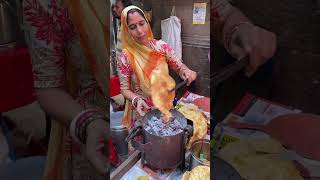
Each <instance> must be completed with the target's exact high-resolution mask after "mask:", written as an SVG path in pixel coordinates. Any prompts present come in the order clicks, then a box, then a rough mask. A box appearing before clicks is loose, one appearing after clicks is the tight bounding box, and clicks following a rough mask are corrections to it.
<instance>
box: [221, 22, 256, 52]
mask: <svg viewBox="0 0 320 180" xmlns="http://www.w3.org/2000/svg"><path fill="white" fill-rule="evenodd" d="M244 24H247V25H252V24H251V23H250V22H249V21H244V22H240V23H238V24H234V25H233V26H231V27H230V30H229V31H227V33H226V34H225V36H224V47H225V48H226V50H227V51H228V52H229V53H230V54H231V52H230V42H231V37H232V35H233V34H234V33H235V32H236V31H237V30H238V29H239V27H240V26H241V25H244Z"/></svg>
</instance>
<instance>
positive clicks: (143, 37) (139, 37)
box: [128, 12, 149, 45]
mask: <svg viewBox="0 0 320 180" xmlns="http://www.w3.org/2000/svg"><path fill="white" fill-rule="evenodd" d="M128 29H129V33H130V34H131V36H132V37H133V38H134V40H136V41H137V42H138V43H140V44H144V45H147V44H148V32H149V26H148V23H147V22H146V20H145V19H144V18H143V17H142V16H141V15H140V14H139V13H138V12H133V13H129V14H128Z"/></svg>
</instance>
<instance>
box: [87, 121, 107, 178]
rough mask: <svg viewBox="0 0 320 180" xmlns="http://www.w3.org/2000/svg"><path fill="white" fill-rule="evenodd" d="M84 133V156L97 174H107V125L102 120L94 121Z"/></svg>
mask: <svg viewBox="0 0 320 180" xmlns="http://www.w3.org/2000/svg"><path fill="white" fill-rule="evenodd" d="M86 132H87V139H86V155H87V157H88V159H89V161H90V162H91V164H92V165H93V166H94V167H95V169H97V170H98V172H99V173H101V174H105V173H107V172H109V170H110V164H109V157H108V156H107V149H106V147H108V145H106V144H107V143H108V138H109V125H108V123H107V122H106V121H104V120H102V119H96V120H94V121H93V122H91V123H90V124H89V125H88V127H87V129H86Z"/></svg>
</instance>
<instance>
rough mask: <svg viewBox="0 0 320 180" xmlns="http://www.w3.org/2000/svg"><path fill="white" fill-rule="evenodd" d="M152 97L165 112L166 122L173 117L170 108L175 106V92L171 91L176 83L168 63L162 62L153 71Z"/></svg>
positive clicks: (154, 102) (156, 105)
mask: <svg viewBox="0 0 320 180" xmlns="http://www.w3.org/2000/svg"><path fill="white" fill-rule="evenodd" d="M150 82H151V98H152V102H153V104H154V105H155V107H156V108H158V109H159V111H161V112H162V113H163V114H164V117H163V120H164V122H168V121H169V119H170V118H171V113H170V110H171V109H172V108H173V100H174V97H175V92H174V91H173V92H169V91H170V90H171V89H173V88H174V87H175V85H176V83H175V81H174V79H173V78H172V77H171V76H170V75H169V70H168V65H167V64H166V63H160V64H159V65H158V66H157V67H156V68H155V69H154V70H153V71H152V73H151V78H150Z"/></svg>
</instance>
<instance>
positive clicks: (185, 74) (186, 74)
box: [180, 68, 197, 86]
mask: <svg viewBox="0 0 320 180" xmlns="http://www.w3.org/2000/svg"><path fill="white" fill-rule="evenodd" d="M180 77H181V79H183V80H184V81H187V86H189V85H190V84H191V83H192V82H193V81H194V80H196V78H197V73H196V72H195V71H192V70H190V69H188V68H185V69H183V70H182V71H181V73H180Z"/></svg>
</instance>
